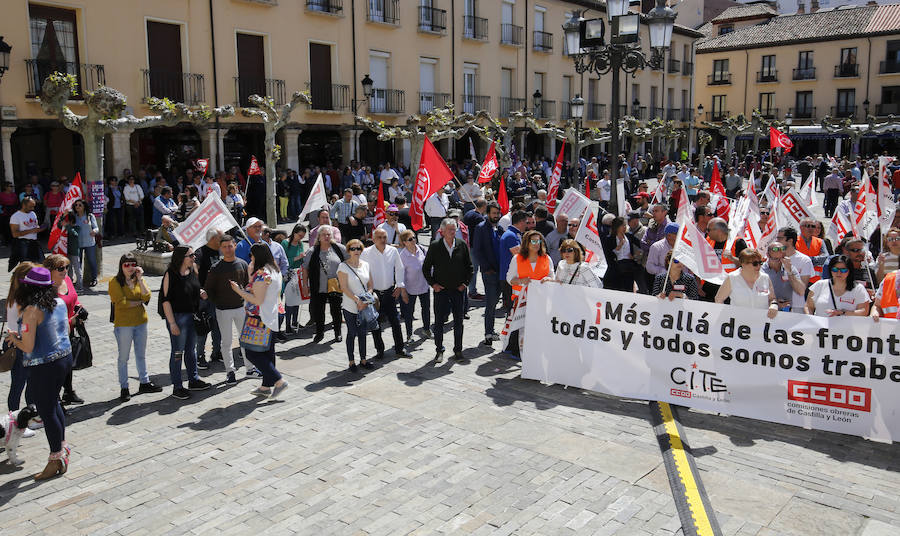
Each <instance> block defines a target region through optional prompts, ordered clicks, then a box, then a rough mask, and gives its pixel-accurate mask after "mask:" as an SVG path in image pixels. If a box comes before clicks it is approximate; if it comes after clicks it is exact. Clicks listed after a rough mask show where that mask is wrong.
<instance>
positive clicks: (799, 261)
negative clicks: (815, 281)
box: [788, 251, 815, 312]
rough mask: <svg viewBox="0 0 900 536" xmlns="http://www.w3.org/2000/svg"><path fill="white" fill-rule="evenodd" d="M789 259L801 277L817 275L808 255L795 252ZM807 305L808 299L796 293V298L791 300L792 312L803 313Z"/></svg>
mask: <svg viewBox="0 0 900 536" xmlns="http://www.w3.org/2000/svg"><path fill="white" fill-rule="evenodd" d="M788 259H790V260H791V267H792V268H796V269H797V273H799V274H800V277H804V276H806V277H812V276H813V274H814V273H815V272H814V271H813V263H812V259H810V258H809V256H808V255H805V254H803V253H800V252H799V251H795V252H794V254H793V255H791V256H790V257H788ZM805 305H806V299H804V298H803V294H797V293H796V292H794V296H793V298H792V299H791V310H792V311H794V312H798V311H803V306H805Z"/></svg>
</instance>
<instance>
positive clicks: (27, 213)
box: [9, 197, 44, 272]
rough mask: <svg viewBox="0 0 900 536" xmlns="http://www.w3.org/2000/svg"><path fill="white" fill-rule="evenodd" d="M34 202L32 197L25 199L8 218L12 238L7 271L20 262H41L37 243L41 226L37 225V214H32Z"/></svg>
mask: <svg viewBox="0 0 900 536" xmlns="http://www.w3.org/2000/svg"><path fill="white" fill-rule="evenodd" d="M35 204H36V202H35V200H34V198H33V197H25V198H23V199H22V202H21V203H20V208H19V210H18V211H16V212H15V213H14V214H13V215H12V216H10V217H9V228H10V232H11V234H12V237H13V247H12V248H11V251H10V255H9V271H10V272H11V271H12V270H13V268H15V267H16V265H17V264H18V263H19V262H21V261H32V262H41V261H43V260H44V253H43V252H42V251H41V245H40V243H39V242H38V232H39V231H41V230H43V226H41V225H40V224H38V219H37V214H35V213H34V206H35Z"/></svg>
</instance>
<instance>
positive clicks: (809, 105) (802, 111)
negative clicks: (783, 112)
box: [794, 91, 815, 119]
mask: <svg viewBox="0 0 900 536" xmlns="http://www.w3.org/2000/svg"><path fill="white" fill-rule="evenodd" d="M795 104H796V106H795V108H794V117H795V118H800V119H812V116H813V113H814V112H815V108H813V92H812V91H798V92H797V98H796V100H795Z"/></svg>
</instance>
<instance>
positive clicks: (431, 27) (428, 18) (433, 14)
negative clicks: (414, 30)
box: [419, 6, 447, 35]
mask: <svg viewBox="0 0 900 536" xmlns="http://www.w3.org/2000/svg"><path fill="white" fill-rule="evenodd" d="M419 31H420V32H423V33H431V34H438V35H443V34H445V33H447V10H445V9H435V8H433V7H426V6H419Z"/></svg>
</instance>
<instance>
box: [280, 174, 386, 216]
mask: <svg viewBox="0 0 900 536" xmlns="http://www.w3.org/2000/svg"><path fill="white" fill-rule="evenodd" d="M379 191H380V190H379ZM327 204H328V197H327V196H326V195H325V183H324V182H323V181H322V174H321V173H319V176H318V178H316V183H315V184H313V188H312V190H311V191H310V192H309V197H308V198H307V199H306V205H304V206H303V211H302V212H301V213H300V216H298V217H297V221H302V220H303V218H304V217H305V216H306V215H307V214H309V213H310V212H312V211H314V210H316V209H320V208H322V207H324V206H325V205H327Z"/></svg>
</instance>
